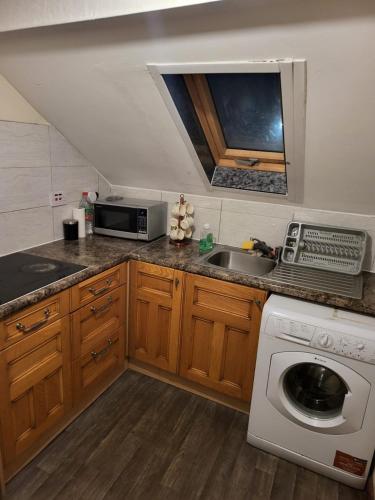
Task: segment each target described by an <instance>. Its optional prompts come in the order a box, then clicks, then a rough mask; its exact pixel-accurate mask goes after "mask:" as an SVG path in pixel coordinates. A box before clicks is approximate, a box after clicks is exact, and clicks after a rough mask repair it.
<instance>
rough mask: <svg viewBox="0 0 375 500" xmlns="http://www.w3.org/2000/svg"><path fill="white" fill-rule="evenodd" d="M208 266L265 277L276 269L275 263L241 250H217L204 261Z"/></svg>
mask: <svg viewBox="0 0 375 500" xmlns="http://www.w3.org/2000/svg"><path fill="white" fill-rule="evenodd" d="M203 260H204V261H205V262H206V263H207V264H209V265H211V266H214V267H221V268H222V269H230V270H232V271H240V272H241V273H246V274H250V275H251V276H263V275H264V274H267V273H269V272H270V271H272V269H273V268H274V267H275V265H276V263H275V261H273V260H271V259H267V258H265V257H257V256H254V255H250V254H248V253H246V252H242V251H240V250H216V251H214V252H213V253H210V254H209V255H207V256H206V257H204V259H203Z"/></svg>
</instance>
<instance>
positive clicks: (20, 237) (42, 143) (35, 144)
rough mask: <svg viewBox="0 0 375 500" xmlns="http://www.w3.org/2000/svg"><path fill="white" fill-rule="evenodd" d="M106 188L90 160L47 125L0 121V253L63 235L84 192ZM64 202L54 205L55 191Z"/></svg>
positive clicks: (13, 250) (21, 248)
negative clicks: (51, 199)
mask: <svg viewBox="0 0 375 500" xmlns="http://www.w3.org/2000/svg"><path fill="white" fill-rule="evenodd" d="M99 179H100V188H101V189H102V190H103V191H106V190H108V189H109V188H108V187H107V184H106V182H105V180H104V179H102V177H101V175H100V174H98V172H97V171H96V170H95V168H94V167H93V166H92V165H91V164H90V162H89V161H88V160H87V159H86V158H85V157H83V156H82V155H81V154H80V153H79V151H77V150H76V149H75V148H74V147H73V146H72V145H71V144H70V143H69V142H68V141H67V140H66V139H65V137H64V136H63V135H61V134H60V132H58V131H57V130H56V129H55V128H54V127H52V126H49V125H36V124H29V123H16V122H6V121H0V234H1V237H0V255H4V254H7V253H10V252H15V251H18V250H23V249H25V248H28V247H31V246H35V245H40V244H42V243H46V242H49V241H52V240H55V239H60V238H62V220H63V219H66V218H67V217H71V215H72V207H73V206H77V205H78V203H79V200H80V198H81V193H82V191H85V190H87V191H98V189H99ZM55 190H62V191H64V194H65V197H66V205H63V206H59V207H51V206H50V203H49V195H50V192H51V191H55Z"/></svg>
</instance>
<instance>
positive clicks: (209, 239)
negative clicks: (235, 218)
mask: <svg viewBox="0 0 375 500" xmlns="http://www.w3.org/2000/svg"><path fill="white" fill-rule="evenodd" d="M213 248H214V237H213V234H212V232H211V230H210V225H209V224H204V225H203V229H202V231H201V236H200V239H199V253H201V254H202V253H207V252H210V251H211V250H212V249H213Z"/></svg>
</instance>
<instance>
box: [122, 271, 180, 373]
mask: <svg viewBox="0 0 375 500" xmlns="http://www.w3.org/2000/svg"><path fill="white" fill-rule="evenodd" d="M183 279H184V273H183V272H182V271H176V270H174V269H170V268H167V267H161V266H157V265H153V264H147V263H144V262H131V267H130V328H129V354H130V357H131V358H134V359H137V360H139V361H142V362H145V363H148V364H150V365H153V366H155V367H157V368H161V369H163V370H166V371H169V372H172V373H177V364H178V353H179V338H180V319H181V305H182V304H181V300H182V290H183Z"/></svg>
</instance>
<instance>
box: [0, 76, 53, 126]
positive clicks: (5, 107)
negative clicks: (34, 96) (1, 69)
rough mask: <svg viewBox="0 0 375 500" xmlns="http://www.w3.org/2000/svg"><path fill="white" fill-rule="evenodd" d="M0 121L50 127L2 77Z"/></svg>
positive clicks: (0, 79) (0, 83)
mask: <svg viewBox="0 0 375 500" xmlns="http://www.w3.org/2000/svg"><path fill="white" fill-rule="evenodd" d="M0 103H1V105H0V120H5V121H13V122H21V123H37V124H42V125H48V122H47V121H46V120H45V119H44V118H43V116H41V115H40V114H39V113H38V112H37V111H36V110H35V109H34V108H33V107H32V106H31V105H30V104H29V103H28V102H27V101H26V100H25V99H24V98H23V97H22V96H21V94H20V93H19V92H17V90H16V89H15V88H14V87H13V86H12V85H11V84H10V83H9V82H8V80H6V79H5V78H4V77H3V76H2V75H0Z"/></svg>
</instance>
